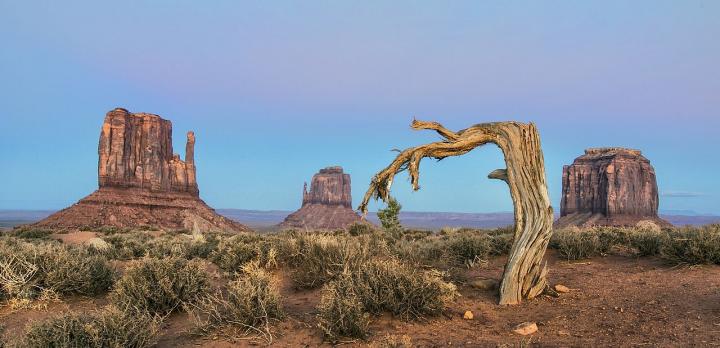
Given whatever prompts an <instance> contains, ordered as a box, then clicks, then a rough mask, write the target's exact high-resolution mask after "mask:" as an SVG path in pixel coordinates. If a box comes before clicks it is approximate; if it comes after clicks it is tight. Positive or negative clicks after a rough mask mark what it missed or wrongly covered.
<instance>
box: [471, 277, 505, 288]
mask: <svg viewBox="0 0 720 348" xmlns="http://www.w3.org/2000/svg"><path fill="white" fill-rule="evenodd" d="M498 285H499V283H498V281H497V280H495V279H476V280H473V281H472V282H470V286H471V287H473V288H475V289H479V290H494V289H497V288H498Z"/></svg>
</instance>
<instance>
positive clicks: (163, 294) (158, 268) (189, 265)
mask: <svg viewBox="0 0 720 348" xmlns="http://www.w3.org/2000/svg"><path fill="white" fill-rule="evenodd" d="M208 292H209V278H208V275H207V272H206V271H205V263H204V262H202V261H201V260H191V261H188V260H185V259H182V258H166V259H154V258H144V259H140V260H135V261H132V263H131V264H130V265H129V266H128V268H127V269H126V270H125V274H123V276H122V277H121V278H120V279H119V280H118V281H117V283H116V284H115V287H114V288H113V291H112V293H111V294H110V301H111V302H112V303H114V304H115V305H116V306H117V307H119V308H121V309H124V310H130V309H134V310H140V311H149V312H152V313H163V314H164V313H169V312H172V311H174V310H175V309H177V308H179V307H180V306H181V305H184V304H194V303H197V302H198V301H199V300H200V299H201V298H203V297H205V296H206V295H207V294H208Z"/></svg>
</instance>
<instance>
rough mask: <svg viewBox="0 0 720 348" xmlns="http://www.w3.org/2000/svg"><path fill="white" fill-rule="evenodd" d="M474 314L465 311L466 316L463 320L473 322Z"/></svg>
mask: <svg viewBox="0 0 720 348" xmlns="http://www.w3.org/2000/svg"><path fill="white" fill-rule="evenodd" d="M473 318H474V316H473V312H471V311H465V314H464V315H463V319H465V320H473Z"/></svg>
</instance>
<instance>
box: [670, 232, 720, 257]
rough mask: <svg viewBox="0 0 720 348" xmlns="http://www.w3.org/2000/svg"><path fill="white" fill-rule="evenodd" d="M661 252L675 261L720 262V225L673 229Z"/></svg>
mask: <svg viewBox="0 0 720 348" xmlns="http://www.w3.org/2000/svg"><path fill="white" fill-rule="evenodd" d="M660 254H661V257H663V258H665V259H667V260H669V261H671V262H674V263H688V264H713V263H714V264H720V225H708V226H703V227H685V228H681V229H675V230H672V231H670V232H669V235H668V239H667V241H666V242H665V243H664V244H663V247H662V250H661V251H660Z"/></svg>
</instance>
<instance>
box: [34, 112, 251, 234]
mask: <svg viewBox="0 0 720 348" xmlns="http://www.w3.org/2000/svg"><path fill="white" fill-rule="evenodd" d="M98 156H99V158H98V186H99V188H98V190H97V191H95V192H93V193H92V194H90V195H89V196H87V197H85V198H83V199H81V200H80V201H78V202H77V203H75V204H74V205H72V206H70V207H68V208H65V209H63V210H61V211H59V212H57V213H55V214H53V215H51V216H49V217H48V218H46V219H44V220H42V221H39V222H37V223H35V224H34V225H35V226H38V227H49V228H69V229H76V228H85V227H94V228H97V227H105V226H114V227H138V226H152V227H157V228H160V229H167V230H177V229H189V230H193V231H200V232H203V231H209V230H223V231H247V230H249V229H248V228H247V227H246V226H244V225H242V224H239V223H237V222H235V221H232V220H230V219H228V218H225V217H223V216H220V215H218V214H217V213H216V212H215V211H214V210H213V209H212V208H210V207H209V206H208V205H207V204H205V202H203V201H202V200H201V199H200V191H199V190H198V185H197V180H196V169H195V134H194V133H193V132H188V133H187V143H186V147H185V161H183V160H181V159H180V156H179V155H177V154H175V153H173V147H172V123H171V122H170V121H168V120H165V119H163V118H161V117H160V116H158V115H153V114H147V113H135V114H133V113H130V112H128V111H127V110H125V109H122V108H116V109H114V110H112V111H110V112H108V113H107V115H106V116H105V122H104V123H103V126H102V130H101V132H100V142H99V145H98Z"/></svg>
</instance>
